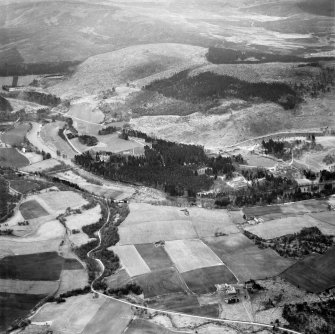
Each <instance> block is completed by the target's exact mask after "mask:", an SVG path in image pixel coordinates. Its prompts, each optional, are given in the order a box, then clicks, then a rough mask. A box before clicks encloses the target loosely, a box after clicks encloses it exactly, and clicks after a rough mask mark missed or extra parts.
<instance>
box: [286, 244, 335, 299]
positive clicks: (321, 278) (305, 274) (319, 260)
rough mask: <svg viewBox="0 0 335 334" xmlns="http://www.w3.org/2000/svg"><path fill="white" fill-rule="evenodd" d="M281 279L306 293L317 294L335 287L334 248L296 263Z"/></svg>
mask: <svg viewBox="0 0 335 334" xmlns="http://www.w3.org/2000/svg"><path fill="white" fill-rule="evenodd" d="M281 277H282V278H284V279H285V280H287V281H288V282H290V283H292V284H294V285H295V286H297V287H298V288H302V289H304V290H306V291H310V292H315V293H319V292H322V291H324V290H326V289H329V288H331V287H334V286H335V248H332V249H330V250H329V251H328V252H327V253H325V254H323V255H314V254H313V255H311V256H308V257H306V258H305V259H303V260H302V261H299V262H297V263H296V264H295V265H293V266H292V267H290V268H289V269H287V270H286V271H285V272H283V273H282V274H281Z"/></svg>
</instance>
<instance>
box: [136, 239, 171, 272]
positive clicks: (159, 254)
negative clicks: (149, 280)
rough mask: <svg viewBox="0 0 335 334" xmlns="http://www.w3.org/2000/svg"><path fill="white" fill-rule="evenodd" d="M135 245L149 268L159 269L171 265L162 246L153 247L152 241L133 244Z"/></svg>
mask: <svg viewBox="0 0 335 334" xmlns="http://www.w3.org/2000/svg"><path fill="white" fill-rule="evenodd" d="M135 247H136V249H137V250H138V252H139V253H140V255H141V256H142V258H143V260H144V261H145V262H146V264H147V265H148V267H149V268H150V270H159V269H165V268H168V267H173V263H172V262H171V260H170V258H169V256H168V255H167V253H166V252H165V250H164V248H163V247H155V245H154V244H152V243H150V244H141V245H135Z"/></svg>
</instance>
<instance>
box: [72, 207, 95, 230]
mask: <svg viewBox="0 0 335 334" xmlns="http://www.w3.org/2000/svg"><path fill="white" fill-rule="evenodd" d="M100 217H101V207H100V205H99V204H98V205H96V206H95V207H94V208H91V209H88V210H85V211H82V213H79V214H72V215H70V216H67V217H66V226H67V227H68V228H69V229H71V230H72V229H81V228H82V227H83V226H85V225H91V224H94V223H96V222H97V221H98V220H99V219H100Z"/></svg>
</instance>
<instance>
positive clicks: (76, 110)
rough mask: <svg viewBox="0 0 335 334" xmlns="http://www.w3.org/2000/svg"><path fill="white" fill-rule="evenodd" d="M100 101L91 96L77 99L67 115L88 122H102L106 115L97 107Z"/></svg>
mask: <svg viewBox="0 0 335 334" xmlns="http://www.w3.org/2000/svg"><path fill="white" fill-rule="evenodd" d="M98 103H99V102H98V101H95V100H92V99H89V98H86V99H82V100H80V99H79V100H76V101H75V103H72V104H71V106H70V109H69V111H68V112H67V115H69V116H70V117H73V118H74V120H76V118H79V119H81V120H83V121H86V122H88V123H101V122H103V120H104V118H105V116H104V114H103V112H102V111H101V110H100V109H98V108H97V106H98Z"/></svg>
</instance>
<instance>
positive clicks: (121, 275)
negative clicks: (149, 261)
mask: <svg viewBox="0 0 335 334" xmlns="http://www.w3.org/2000/svg"><path fill="white" fill-rule="evenodd" d="M105 282H106V283H107V285H108V287H109V288H110V289H119V288H121V287H124V286H125V285H127V284H128V283H129V282H131V278H130V276H129V275H128V273H127V271H126V270H125V269H121V270H120V271H118V272H117V273H116V274H113V275H111V276H109V277H106V278H105Z"/></svg>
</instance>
